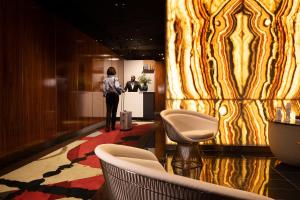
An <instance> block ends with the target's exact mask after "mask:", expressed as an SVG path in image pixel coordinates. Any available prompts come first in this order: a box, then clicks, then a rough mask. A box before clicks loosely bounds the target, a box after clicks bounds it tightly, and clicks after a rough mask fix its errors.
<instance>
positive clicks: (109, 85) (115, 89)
mask: <svg viewBox="0 0 300 200" xmlns="http://www.w3.org/2000/svg"><path fill="white" fill-rule="evenodd" d="M123 91H124V90H123V89H122V87H121V85H120V82H119V80H118V78H117V77H116V69H115V68H114V67H109V68H108V69H107V78H105V79H104V82H103V96H104V97H105V98H106V126H105V131H106V132H109V131H110V127H111V129H112V130H115V129H116V128H115V124H116V115H117V109H118V104H119V95H120V94H121V93H122V92H123Z"/></svg>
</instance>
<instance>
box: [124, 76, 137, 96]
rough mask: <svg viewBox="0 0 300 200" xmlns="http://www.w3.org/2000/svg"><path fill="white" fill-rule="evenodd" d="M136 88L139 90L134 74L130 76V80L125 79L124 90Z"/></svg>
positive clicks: (135, 89)
mask: <svg viewBox="0 0 300 200" xmlns="http://www.w3.org/2000/svg"><path fill="white" fill-rule="evenodd" d="M138 89H139V90H140V91H141V85H140V83H139V82H138V81H135V76H131V78H130V81H127V83H126V86H125V88H124V90H125V91H127V90H128V92H137V91H138Z"/></svg>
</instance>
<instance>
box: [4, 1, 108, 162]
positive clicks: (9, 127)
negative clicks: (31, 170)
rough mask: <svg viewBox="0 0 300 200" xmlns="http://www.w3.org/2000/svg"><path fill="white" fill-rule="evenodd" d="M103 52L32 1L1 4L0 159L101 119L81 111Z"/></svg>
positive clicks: (105, 52) (91, 87)
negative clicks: (82, 101)
mask: <svg viewBox="0 0 300 200" xmlns="http://www.w3.org/2000/svg"><path fill="white" fill-rule="evenodd" d="M101 54H111V55H112V52H110V51H109V50H107V49H106V48H105V47H103V46H101V45H100V44H98V43H96V41H95V40H92V39H91V38H89V37H88V36H86V35H84V34H82V33H80V32H79V31H78V30H76V29H75V28H73V27H72V26H71V25H69V24H68V23H66V22H64V21H63V20H61V19H59V18H56V17H55V16H53V15H51V14H47V13H46V12H45V11H44V10H43V9H41V8H40V7H38V6H37V5H35V4H34V3H33V2H32V1H31V0H1V1H0V95H1V97H0V117H1V120H0V123H1V124H0V157H2V156H5V155H7V154H9V153H13V152H15V151H18V150H21V149H24V148H26V147H29V146H31V145H34V144H38V143H42V142H45V141H47V140H50V139H53V138H56V137H58V136H60V135H64V134H67V133H70V132H72V131H75V130H78V129H81V128H83V127H85V126H87V125H89V124H92V123H95V122H99V121H100V120H102V119H101V118H94V117H85V116H82V115H81V113H80V112H79V111H78V109H79V108H80V107H79V105H80V102H79V101H80V95H81V94H83V93H84V92H90V91H93V86H92V74H93V73H94V71H93V70H94V68H93V66H92V63H93V61H94V60H95V55H96V56H97V55H101ZM97 59H101V57H97ZM102 60H103V59H102ZM102 63H103V62H102ZM104 67H105V66H103V65H100V64H99V65H97V69H96V70H97V73H102V74H103V73H104V72H103V71H104V70H103V69H104ZM99 96H100V97H101V95H99ZM88 101H92V99H90V100H88ZM103 109H104V108H103Z"/></svg>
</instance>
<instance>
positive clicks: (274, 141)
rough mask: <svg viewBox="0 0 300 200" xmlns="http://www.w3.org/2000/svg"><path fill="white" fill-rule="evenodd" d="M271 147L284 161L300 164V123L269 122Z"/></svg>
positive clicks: (275, 154)
mask: <svg viewBox="0 0 300 200" xmlns="http://www.w3.org/2000/svg"><path fill="white" fill-rule="evenodd" d="M269 141H270V149H271V151H272V153H273V154H274V156H275V157H276V158H278V159H279V160H281V161H282V162H284V163H286V164H290V165H294V166H300V125H296V124H288V123H284V122H269Z"/></svg>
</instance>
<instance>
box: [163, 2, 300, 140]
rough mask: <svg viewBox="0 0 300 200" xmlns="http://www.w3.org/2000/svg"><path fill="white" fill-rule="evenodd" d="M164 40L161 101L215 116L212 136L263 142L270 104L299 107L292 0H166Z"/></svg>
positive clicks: (299, 41) (296, 10)
mask: <svg viewBox="0 0 300 200" xmlns="http://www.w3.org/2000/svg"><path fill="white" fill-rule="evenodd" d="M166 47H167V50H166V52H167V56H166V65H167V74H168V79H167V80H168V83H167V85H168V90H167V108H184V109H190V110H197V111H199V112H202V113H207V114H210V115H213V116H216V117H217V118H219V120H220V125H219V133H218V135H217V144H222V145H257V146H259V145H261V146H266V145H268V144H269V140H268V120H270V119H273V118H274V115H275V109H274V108H275V107H277V106H279V107H284V105H285V104H286V103H287V102H291V103H292V113H293V115H299V114H300V103H299V99H300V1H299V0H277V1H271V0H214V1H206V0H168V1H167V45H166ZM284 115H285V114H284Z"/></svg>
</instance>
